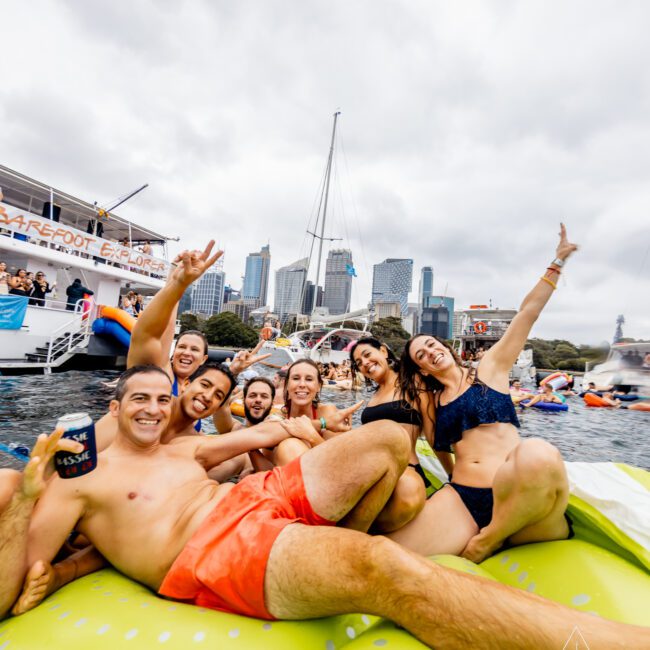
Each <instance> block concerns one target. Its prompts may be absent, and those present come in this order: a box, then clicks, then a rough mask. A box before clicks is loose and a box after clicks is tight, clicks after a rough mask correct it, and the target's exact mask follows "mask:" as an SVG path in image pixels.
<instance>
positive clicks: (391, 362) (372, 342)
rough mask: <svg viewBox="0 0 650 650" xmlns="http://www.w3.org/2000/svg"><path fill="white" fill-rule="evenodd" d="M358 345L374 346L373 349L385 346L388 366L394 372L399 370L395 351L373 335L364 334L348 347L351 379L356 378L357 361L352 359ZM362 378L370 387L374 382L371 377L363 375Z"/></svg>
mask: <svg viewBox="0 0 650 650" xmlns="http://www.w3.org/2000/svg"><path fill="white" fill-rule="evenodd" d="M360 345H369V346H370V347H372V348H375V350H381V349H382V348H386V350H387V351H388V357H387V358H386V359H387V361H388V367H389V368H392V369H393V370H394V371H395V372H399V361H398V359H397V357H396V356H395V353H394V352H393V351H392V350H391V349H390V348H389V347H388V346H387V345H386V344H385V343H382V342H381V341H380V340H379V339H376V338H375V337H374V336H364V337H363V338H361V339H359V340H358V341H355V343H354V344H353V345H352V347H351V348H350V370H351V371H352V381H354V380H355V379H356V378H357V372H358V369H357V362H356V361H355V360H354V352H355V350H356V349H357V348H358V347H359V346H360ZM364 379H365V382H366V386H367V387H370V386H372V385H374V383H375V382H373V381H372V379H368V378H367V377H364Z"/></svg>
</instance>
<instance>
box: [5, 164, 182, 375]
mask: <svg viewBox="0 0 650 650" xmlns="http://www.w3.org/2000/svg"><path fill="white" fill-rule="evenodd" d="M0 188H2V199H1V201H0V261H1V262H5V264H6V265H7V271H8V272H9V273H11V274H13V273H15V272H16V270H17V269H26V270H27V271H28V272H34V273H38V272H43V273H45V275H46V279H47V281H48V283H49V284H50V286H52V285H56V288H55V289H54V290H53V291H52V292H51V293H48V294H47V296H46V298H45V300H44V301H40V303H41V304H38V303H37V302H36V301H34V300H31V301H30V302H31V303H32V304H28V305H27V307H26V310H25V311H24V315H23V316H22V318H20V314H19V315H18V316H19V322H16V319H15V318H13V322H11V323H9V322H8V321H9V320H12V319H11V318H8V317H7V314H8V312H9V311H11V309H13V307H10V305H15V304H16V300H15V297H14V296H12V295H9V296H4V295H0V372H1V373H2V374H5V375H6V374H24V373H30V372H32V373H33V372H40V373H46V374H47V373H50V372H52V371H56V370H59V371H60V370H68V369H71V368H88V369H97V368H110V367H120V366H121V365H123V363H124V357H125V355H126V352H127V347H126V346H125V345H124V339H123V337H122V342H120V340H119V338H117V337H116V338H114V337H112V336H111V335H110V334H108V335H106V334H105V335H98V334H95V333H94V332H93V323H94V322H95V320H96V319H97V318H98V317H99V316H101V308H102V306H111V307H118V306H119V301H120V296H121V295H122V294H124V293H126V292H128V291H129V290H132V291H135V292H136V293H139V294H142V295H143V296H151V295H153V294H155V293H156V291H158V290H159V289H160V288H162V287H163V285H164V280H165V277H166V276H167V273H168V271H169V268H170V263H169V261H168V259H167V241H168V238H167V237H165V236H163V235H161V234H159V233H157V232H154V231H153V230H151V229H149V228H146V227H143V226H140V225H138V224H136V223H134V222H132V221H129V220H127V219H124V218H122V217H119V216H117V215H116V214H115V213H113V212H112V210H107V209H100V208H98V207H97V205H96V204H91V203H88V202H86V201H83V200H82V199H79V198H77V197H74V196H71V195H70V194H67V193H66V192H63V191H61V190H58V189H54V188H52V187H51V186H49V185H48V184H46V183H42V182H40V181H37V180H34V179H32V178H29V177H28V176H25V175H24V174H21V173H20V172H17V171H14V170H11V169H9V168H7V167H4V166H2V165H0ZM120 242H121V243H120ZM144 246H147V248H146V250H151V254H145V253H143V252H141V251H140V248H142V247H144ZM149 247H150V248H149ZM75 279H79V280H80V281H81V285H82V286H83V287H85V288H87V289H89V290H90V291H92V292H93V295H92V296H90V294H87V297H86V298H85V299H80V300H79V301H77V303H76V304H74V305H72V304H68V301H67V295H66V288H67V287H68V286H69V285H71V284H72V283H73V281H74V280H75ZM12 299H13V300H12ZM145 301H146V298H145ZM18 303H20V304H21V305H22V306H24V303H25V300H22V301H18ZM23 309H24V307H23Z"/></svg>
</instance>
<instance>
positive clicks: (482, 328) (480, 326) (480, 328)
mask: <svg viewBox="0 0 650 650" xmlns="http://www.w3.org/2000/svg"><path fill="white" fill-rule="evenodd" d="M474 331H475V332H476V333H477V334H485V332H487V325H486V324H485V323H484V322H483V321H482V320H480V321H479V322H478V323H474Z"/></svg>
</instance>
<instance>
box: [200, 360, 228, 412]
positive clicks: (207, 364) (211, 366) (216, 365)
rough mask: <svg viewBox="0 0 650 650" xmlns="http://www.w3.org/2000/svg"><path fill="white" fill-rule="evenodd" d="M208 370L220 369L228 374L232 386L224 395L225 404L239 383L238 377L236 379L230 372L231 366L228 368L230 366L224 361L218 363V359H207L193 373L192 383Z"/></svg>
mask: <svg viewBox="0 0 650 650" xmlns="http://www.w3.org/2000/svg"><path fill="white" fill-rule="evenodd" d="M208 370H218V371H219V372H221V373H223V374H224V375H226V377H228V379H229V380H230V388H229V389H228V392H227V393H226V394H225V395H224V398H223V400H222V402H221V403H222V404H223V403H224V402H225V401H226V400H227V399H228V398H229V397H230V393H232V391H233V390H234V389H235V386H236V385H237V379H235V375H233V374H232V372H230V368H228V366H224V365H223V363H217V362H216V361H206V362H205V363H204V364H201V365H200V366H199V367H198V368H197V369H196V370H195V371H194V373H193V374H192V375H191V377H190V383H192V382H193V381H194V380H195V379H198V378H199V377H202V376H203V375H205V373H206V372H208Z"/></svg>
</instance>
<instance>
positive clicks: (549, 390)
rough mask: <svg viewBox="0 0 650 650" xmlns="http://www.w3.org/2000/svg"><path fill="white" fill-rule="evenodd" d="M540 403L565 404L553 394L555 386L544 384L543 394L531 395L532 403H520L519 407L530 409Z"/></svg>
mask: <svg viewBox="0 0 650 650" xmlns="http://www.w3.org/2000/svg"><path fill="white" fill-rule="evenodd" d="M539 402H546V403H547V404H562V403H563V402H562V400H561V399H560V398H559V397H558V396H557V395H556V394H555V393H554V392H553V386H551V385H550V384H544V386H543V387H542V392H541V393H538V394H537V395H531V396H530V401H529V402H526V403H525V404H524V403H523V402H519V406H522V407H524V408H529V407H531V406H533V405H534V404H538V403H539Z"/></svg>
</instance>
